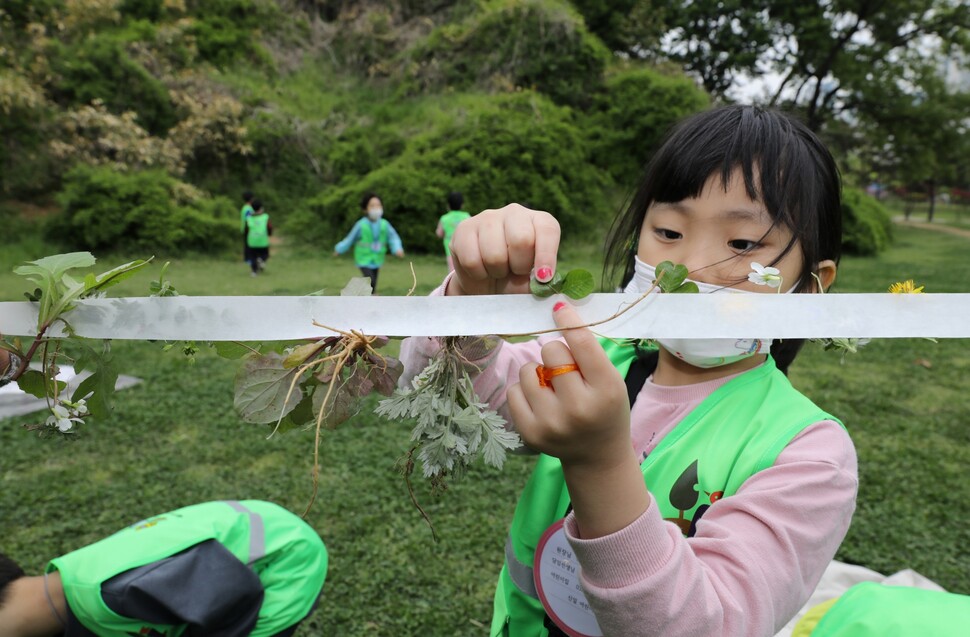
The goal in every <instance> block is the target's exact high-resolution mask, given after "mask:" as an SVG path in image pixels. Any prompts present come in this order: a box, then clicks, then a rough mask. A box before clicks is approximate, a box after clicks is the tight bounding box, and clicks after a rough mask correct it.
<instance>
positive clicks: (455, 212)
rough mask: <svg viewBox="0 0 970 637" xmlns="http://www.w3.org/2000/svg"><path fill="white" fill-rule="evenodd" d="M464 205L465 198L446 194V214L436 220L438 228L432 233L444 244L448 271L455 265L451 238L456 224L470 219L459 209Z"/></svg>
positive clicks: (469, 215) (457, 193)
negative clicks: (452, 257) (452, 256)
mask: <svg viewBox="0 0 970 637" xmlns="http://www.w3.org/2000/svg"><path fill="white" fill-rule="evenodd" d="M464 203H465V198H464V197H462V196H461V193H460V192H450V193H448V212H446V213H445V214H443V215H441V218H440V219H438V227H437V228H435V231H434V233H435V234H436V235H438V237H439V238H441V239H443V240H444V243H445V258H446V259H447V260H448V270H454V269H455V264H454V261H452V259H451V237H452V235H454V234H455V228H457V227H458V224H459V223H461V222H462V221H464V220H465V219H468V218H469V217H471V214H469V213H467V212H465V211H464V210H462V209H461V207H462V205H463V204H464Z"/></svg>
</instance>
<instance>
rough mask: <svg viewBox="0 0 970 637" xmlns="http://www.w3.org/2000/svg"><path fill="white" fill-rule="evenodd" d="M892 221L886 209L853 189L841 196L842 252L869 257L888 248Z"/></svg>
mask: <svg viewBox="0 0 970 637" xmlns="http://www.w3.org/2000/svg"><path fill="white" fill-rule="evenodd" d="M892 238H893V224H892V217H891V216H890V214H889V211H888V210H886V208H885V207H884V206H883V205H882V204H881V203H879V202H878V201H876V200H875V199H873V198H872V197H870V196H869V195H867V194H866V193H864V192H863V191H861V190H859V189H857V188H846V189H845V190H844V191H843V192H842V249H843V250H845V251H846V252H848V253H849V254H857V255H863V256H870V255H873V254H877V253H879V252H882V251H883V250H885V249H886V248H888V247H889V244H890V243H892Z"/></svg>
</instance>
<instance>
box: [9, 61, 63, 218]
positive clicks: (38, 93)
mask: <svg viewBox="0 0 970 637" xmlns="http://www.w3.org/2000/svg"><path fill="white" fill-rule="evenodd" d="M53 110H54V109H53V105H52V104H51V103H50V102H48V101H47V99H46V97H45V96H44V92H43V91H42V90H41V89H40V87H38V86H37V85H35V84H33V83H32V82H30V81H29V80H28V79H27V78H26V77H24V76H23V75H20V74H18V73H14V72H12V71H8V70H6V69H2V68H0V195H2V196H4V197H27V198H30V197H35V196H43V195H44V194H46V193H47V192H49V189H50V186H51V183H52V181H53V180H54V174H55V173H56V171H55V170H54V169H53V167H52V163H53V162H52V160H51V157H50V154H49V152H48V143H49V141H50V137H51V128H52V126H51V120H52V119H53ZM0 227H2V226H0Z"/></svg>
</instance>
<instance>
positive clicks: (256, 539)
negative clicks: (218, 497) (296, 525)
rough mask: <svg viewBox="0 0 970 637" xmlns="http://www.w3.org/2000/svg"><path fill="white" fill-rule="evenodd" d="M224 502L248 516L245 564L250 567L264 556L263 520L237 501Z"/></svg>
mask: <svg viewBox="0 0 970 637" xmlns="http://www.w3.org/2000/svg"><path fill="white" fill-rule="evenodd" d="M224 502H225V503H226V504H228V505H229V506H231V507H232V508H233V509H234V510H236V511H238V512H239V513H245V514H247V515H248V516H249V561H248V562H246V564H248V565H252V564H253V563H254V562H256V561H257V560H260V559H262V558H263V557H265V556H266V530H265V528H263V518H262V517H261V516H260V515H259V514H258V513H256V512H255V511H252V510H251V509H248V508H246V507H244V506H243V505H242V504H240V503H239V502H238V501H237V500H224Z"/></svg>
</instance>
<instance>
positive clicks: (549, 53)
mask: <svg viewBox="0 0 970 637" xmlns="http://www.w3.org/2000/svg"><path fill="white" fill-rule="evenodd" d="M609 59H610V52H609V50H608V49H607V48H606V47H605V46H603V43H602V42H600V40H599V39H598V38H596V36H594V35H592V34H591V33H590V32H589V31H588V30H587V29H586V25H585V24H584V23H583V19H582V17H581V16H580V15H579V14H578V13H577V12H576V10H575V9H573V8H572V7H571V6H570V5H569V3H568V2H564V1H561V0H521V1H512V0H491V1H490V2H487V3H484V5H483V6H482V8H481V10H480V11H479V12H477V13H475V14H473V15H472V16H471V17H470V18H468V19H467V20H465V21H464V22H461V23H458V24H446V25H444V26H441V27H438V28H436V29H435V30H434V31H433V32H432V33H431V34H430V35H429V36H428V37H427V38H425V39H424V40H422V41H420V42H419V43H418V44H417V45H416V46H414V47H413V48H411V49H409V50H407V51H405V52H404V53H403V54H402V55H401V59H400V61H399V66H400V67H401V68H402V69H403V73H404V74H405V76H406V77H408V78H410V81H411V82H412V84H413V86H412V90H414V91H416V92H426V91H427V90H428V89H440V88H443V87H448V88H449V89H454V90H461V89H467V88H469V87H472V86H477V87H480V88H486V89H489V90H512V89H515V88H533V89H535V90H537V91H539V92H541V93H544V94H546V95H548V96H549V97H551V98H552V99H553V100H555V101H556V102H558V103H560V104H569V105H574V106H586V105H587V104H588V103H589V102H590V100H591V99H592V96H593V94H594V93H595V92H596V90H597V89H599V87H600V86H601V84H602V81H603V71H604V69H605V68H606V64H607V62H608V61H609Z"/></svg>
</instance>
